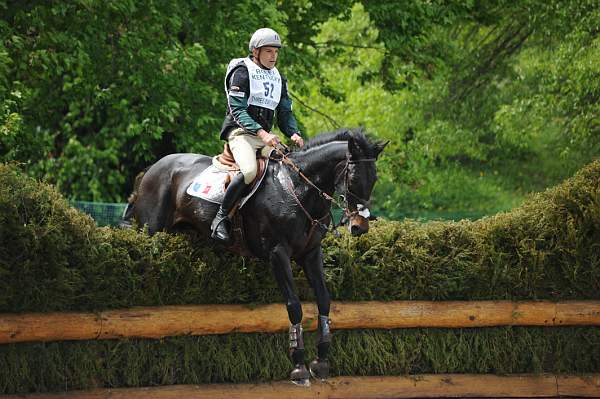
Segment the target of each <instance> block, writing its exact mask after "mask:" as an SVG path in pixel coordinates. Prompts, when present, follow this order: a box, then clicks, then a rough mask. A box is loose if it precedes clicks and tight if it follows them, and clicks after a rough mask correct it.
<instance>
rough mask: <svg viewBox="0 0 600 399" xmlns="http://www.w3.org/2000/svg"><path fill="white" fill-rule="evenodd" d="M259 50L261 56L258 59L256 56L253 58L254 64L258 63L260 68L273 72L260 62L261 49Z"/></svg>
mask: <svg viewBox="0 0 600 399" xmlns="http://www.w3.org/2000/svg"><path fill="white" fill-rule="evenodd" d="M257 50H258V55H259V56H258V57H255V56H254V55H253V56H252V58H253V60H254V62H256V63H257V64H258V66H259V67H261V68H262V69H268V70H271V68H268V67H266V66H264V65H263V63H262V62H260V48H257Z"/></svg>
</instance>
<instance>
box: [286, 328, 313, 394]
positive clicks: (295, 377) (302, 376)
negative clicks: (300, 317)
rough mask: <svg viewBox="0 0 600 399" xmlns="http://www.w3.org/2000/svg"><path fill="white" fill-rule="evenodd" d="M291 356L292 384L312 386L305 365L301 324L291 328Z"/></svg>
mask: <svg viewBox="0 0 600 399" xmlns="http://www.w3.org/2000/svg"><path fill="white" fill-rule="evenodd" d="M290 356H291V358H292V363H293V364H294V369H293V370H292V372H291V374H290V378H291V380H292V382H293V383H294V384H296V385H302V386H310V380H309V378H310V374H309V373H308V370H307V369H306V366H305V365H304V338H303V336H302V324H300V323H298V324H293V325H291V326H290Z"/></svg>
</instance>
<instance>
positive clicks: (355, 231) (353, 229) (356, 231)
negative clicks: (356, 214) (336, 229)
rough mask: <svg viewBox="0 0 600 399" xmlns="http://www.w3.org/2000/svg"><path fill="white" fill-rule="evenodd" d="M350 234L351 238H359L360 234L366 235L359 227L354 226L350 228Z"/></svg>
mask: <svg viewBox="0 0 600 399" xmlns="http://www.w3.org/2000/svg"><path fill="white" fill-rule="evenodd" d="M350 233H352V235H353V236H359V235H361V234H364V233H366V231H365V230H364V229H363V228H361V227H360V226H359V225H356V224H355V225H354V226H352V227H350Z"/></svg>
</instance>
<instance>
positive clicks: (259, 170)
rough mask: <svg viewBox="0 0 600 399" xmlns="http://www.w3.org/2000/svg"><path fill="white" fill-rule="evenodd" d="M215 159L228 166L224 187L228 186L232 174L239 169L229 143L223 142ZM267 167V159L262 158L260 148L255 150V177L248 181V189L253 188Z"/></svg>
mask: <svg viewBox="0 0 600 399" xmlns="http://www.w3.org/2000/svg"><path fill="white" fill-rule="evenodd" d="M217 160H218V161H219V162H221V164H223V165H225V166H227V168H229V172H228V173H227V177H226V178H225V188H227V186H229V182H231V179H232V178H233V176H235V175H236V174H237V173H238V172H239V171H240V167H239V166H238V164H237V163H236V162H235V159H234V158H233V153H232V152H231V148H229V143H225V145H224V146H223V152H222V153H221V154H219V155H217ZM266 167H267V159H266V158H264V157H263V156H262V155H261V154H260V150H257V151H256V177H254V180H252V182H251V183H250V188H249V190H252V189H254V186H255V185H256V184H257V183H258V182H259V181H260V179H261V177H262V175H263V174H264V173H265V168H266Z"/></svg>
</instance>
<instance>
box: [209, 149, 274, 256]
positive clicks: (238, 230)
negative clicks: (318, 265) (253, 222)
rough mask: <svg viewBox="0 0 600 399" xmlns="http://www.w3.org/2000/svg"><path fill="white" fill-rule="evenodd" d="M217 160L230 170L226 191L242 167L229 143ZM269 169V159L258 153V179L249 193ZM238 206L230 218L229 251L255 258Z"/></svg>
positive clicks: (251, 186) (251, 185)
mask: <svg viewBox="0 0 600 399" xmlns="http://www.w3.org/2000/svg"><path fill="white" fill-rule="evenodd" d="M217 160H218V161H219V162H220V163H221V164H223V165H225V166H227V168H228V169H229V171H228V173H227V177H226V178H225V189H227V186H229V183H230V182H231V179H232V178H233V176H235V175H236V174H237V173H239V171H240V167H239V166H238V164H237V163H236V162H235V159H234V158H233V153H232V152H231V148H229V143H225V145H224V146H223V152H222V153H221V154H219V155H217ZM266 168H267V158H265V157H263V156H262V155H261V152H260V150H258V151H256V170H257V171H256V177H255V178H254V180H252V182H251V183H250V186H249V188H248V190H249V192H252V190H254V187H255V186H256V185H257V184H259V183H260V181H261V180H262V176H263V175H264V174H265V172H266ZM237 210H238V205H236V206H234V207H233V209H232V210H231V213H230V214H229V218H230V219H231V231H232V233H233V241H232V244H231V245H230V246H229V249H230V250H232V251H233V252H236V253H238V254H239V255H242V256H248V257H251V256H254V255H253V254H252V253H251V252H250V250H249V249H248V246H247V245H246V240H245V237H244V220H243V218H242V215H241V214H240V212H237Z"/></svg>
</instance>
